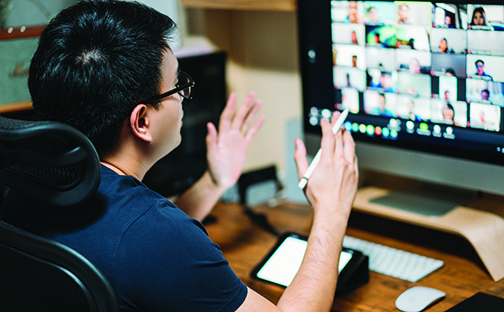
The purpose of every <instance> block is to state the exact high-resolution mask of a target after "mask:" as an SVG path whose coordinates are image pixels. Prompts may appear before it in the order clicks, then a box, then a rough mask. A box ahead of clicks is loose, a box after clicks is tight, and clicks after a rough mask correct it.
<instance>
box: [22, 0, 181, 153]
mask: <svg viewBox="0 0 504 312" xmlns="http://www.w3.org/2000/svg"><path fill="white" fill-rule="evenodd" d="M176 27H177V26H176V24H175V23H174V22H173V21H172V20H171V19H170V18H169V17H168V16H166V15H164V14H162V13H159V12H158V11H156V10H154V9H152V8H150V7H148V6H146V5H143V4H140V3H137V2H126V1H116V0H85V1H80V2H78V3H77V4H75V5H73V6H71V7H69V8H67V9H65V10H63V11H61V12H60V13H59V14H58V15H57V16H56V17H55V18H54V19H53V20H52V21H51V22H50V23H49V25H48V26H47V28H46V29H45V30H44V31H43V33H42V35H41V37H40V40H39V44H38V48H37V50H36V52H35V55H34V56H33V59H32V61H31V65H30V74H29V78H28V87H29V90H30V94H31V97H32V101H33V106H34V108H35V110H36V111H37V113H39V115H40V116H41V117H42V118H43V119H46V120H55V121H60V122H64V123H67V124H69V125H71V126H73V127H75V128H77V129H78V130H80V131H81V132H83V133H84V134H85V135H86V136H87V137H88V138H89V139H90V140H91V141H92V142H93V144H94V146H95V148H96V149H97V151H98V152H99V153H100V154H101V155H103V154H106V153H109V152H111V151H113V150H114V149H115V148H116V147H117V144H118V140H119V134H120V130H121V127H122V125H123V123H124V121H125V120H126V118H128V116H129V114H130V113H131V111H132V110H133V108H134V107H135V106H136V105H137V104H138V103H140V102H141V101H142V100H145V99H148V98H151V97H153V96H156V95H158V94H159V92H160V86H161V82H162V70H161V65H162V62H163V56H164V53H165V52H166V51H168V50H169V49H170V47H169V45H168V43H167V40H169V39H171V36H172V35H173V33H174V31H175V29H176ZM153 105H154V107H156V108H158V107H159V105H160V104H159V103H154V104H153Z"/></svg>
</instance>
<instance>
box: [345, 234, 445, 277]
mask: <svg viewBox="0 0 504 312" xmlns="http://www.w3.org/2000/svg"><path fill="white" fill-rule="evenodd" d="M343 247H346V248H350V249H355V250H358V251H360V252H362V253H363V254H365V255H366V256H368V257H369V269H370V270H371V271H375V272H378V273H382V274H385V275H389V276H393V277H397V278H400V279H403V280H406V281H410V282H416V281H418V280H419V279H421V278H422V277H424V276H426V275H427V274H429V273H431V272H433V271H435V270H437V269H439V268H440V267H442V266H443V264H444V262H443V261H441V260H436V259H432V258H428V257H424V256H420V255H417V254H414V253H411V252H407V251H403V250H399V249H395V248H391V247H387V246H384V245H379V244H375V243H372V242H368V241H365V240H362V239H358V238H355V237H350V236H345V238H344V239H343Z"/></svg>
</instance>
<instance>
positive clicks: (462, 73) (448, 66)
mask: <svg viewBox="0 0 504 312" xmlns="http://www.w3.org/2000/svg"><path fill="white" fill-rule="evenodd" d="M431 74H432V75H433V76H451V77H452V76H456V77H458V78H466V75H467V73H466V55H465V54H445V53H432V73H431Z"/></svg>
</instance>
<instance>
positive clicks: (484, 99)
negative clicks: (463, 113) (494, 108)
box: [466, 79, 504, 107]
mask: <svg viewBox="0 0 504 312" xmlns="http://www.w3.org/2000/svg"><path fill="white" fill-rule="evenodd" d="M466 84H467V86H466V98H467V101H468V102H470V103H473V102H476V103H483V104H493V105H498V106H501V107H504V83H502V82H493V81H486V80H481V79H467V80H466Z"/></svg>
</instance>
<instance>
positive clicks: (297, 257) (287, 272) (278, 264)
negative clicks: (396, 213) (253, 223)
mask: <svg viewBox="0 0 504 312" xmlns="http://www.w3.org/2000/svg"><path fill="white" fill-rule="evenodd" d="M307 245H308V242H307V237H304V236H300V235H298V234H295V233H284V234H282V235H281V236H280V237H279V238H278V241H277V243H276V245H275V246H274V247H273V248H272V249H271V250H270V252H269V253H268V254H267V255H266V257H264V259H263V260H262V261H261V262H260V263H259V264H258V265H257V266H256V267H255V268H254V269H253V270H252V273H251V276H252V277H253V278H255V279H259V280H262V281H266V282H268V283H272V284H276V285H280V286H283V287H287V286H289V285H290V283H291V282H292V280H293V279H294V276H295V275H296V273H297V271H298V270H299V268H300V267H301V262H302V261H303V257H304V254H305V252H306V247H307ZM356 253H359V252H358V251H355V250H351V249H347V248H343V251H342V252H341V255H340V260H339V267H338V271H339V277H338V279H339V280H341V279H342V278H343V279H345V280H347V278H345V275H348V274H351V273H353V271H354V270H352V267H353V266H354V263H356V261H355V260H357V258H358V257H356ZM359 254H360V253H359ZM353 260H354V261H353Z"/></svg>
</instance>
